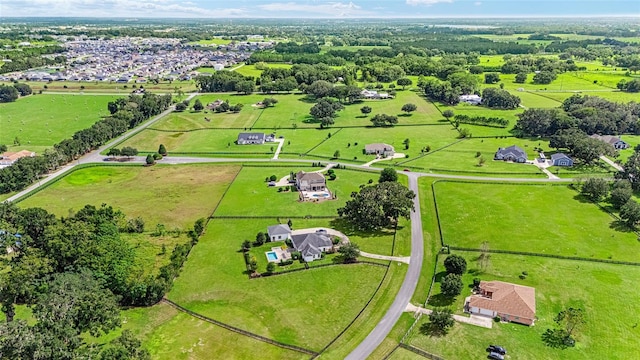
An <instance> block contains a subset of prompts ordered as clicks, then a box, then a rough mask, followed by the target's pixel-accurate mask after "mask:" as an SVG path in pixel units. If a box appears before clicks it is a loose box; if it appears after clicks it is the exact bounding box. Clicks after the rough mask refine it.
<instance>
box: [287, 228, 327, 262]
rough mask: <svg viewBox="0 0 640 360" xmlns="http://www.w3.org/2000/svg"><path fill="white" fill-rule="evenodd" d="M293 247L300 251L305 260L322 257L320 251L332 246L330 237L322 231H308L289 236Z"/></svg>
mask: <svg viewBox="0 0 640 360" xmlns="http://www.w3.org/2000/svg"><path fill="white" fill-rule="evenodd" d="M291 243H292V244H293V248H294V249H296V250H297V251H299V252H300V255H301V256H302V258H303V259H304V261H306V262H311V261H313V260H318V259H320V258H322V253H323V252H326V251H328V250H330V249H331V248H332V247H333V243H332V242H331V238H329V236H327V235H325V234H322V233H318V232H315V233H308V234H300V235H293V236H292V237H291Z"/></svg>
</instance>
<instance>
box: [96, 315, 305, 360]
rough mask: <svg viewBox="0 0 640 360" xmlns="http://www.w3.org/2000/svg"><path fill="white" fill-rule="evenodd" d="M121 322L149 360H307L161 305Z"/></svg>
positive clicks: (123, 328) (105, 340) (103, 338)
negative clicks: (261, 359) (256, 359)
mask: <svg viewBox="0 0 640 360" xmlns="http://www.w3.org/2000/svg"><path fill="white" fill-rule="evenodd" d="M121 318H122V322H123V325H122V330H125V329H126V330H131V331H132V332H133V333H134V334H135V335H136V336H138V337H139V338H140V339H141V340H142V346H143V347H144V348H146V349H147V350H149V352H150V353H151V358H152V359H158V360H163V359H166V360H173V359H184V360H196V359H202V360H206V359H222V358H224V359H247V358H251V357H253V356H255V354H260V356H262V357H264V358H268V359H306V358H308V357H309V356H308V355H304V354H301V353H298V352H294V351H290V350H285V349H282V348H279V347H277V346H273V345H270V344H267V343H265V342H262V341H257V340H254V339H252V338H250V337H247V336H244V335H240V334H237V333H235V332H232V331H229V330H226V329H223V328H221V327H219V326H216V325H213V324H210V323H207V322H205V321H202V320H199V319H197V318H194V317H192V316H190V315H187V314H185V313H182V312H179V311H178V310H176V309H175V308H173V307H171V306H170V305H167V304H164V303H159V304H157V305H154V306H152V307H147V308H134V309H130V310H124V311H122V313H121ZM122 330H116V331H114V332H112V333H111V334H109V335H108V336H104V337H102V338H100V339H99V341H98V342H100V343H103V342H104V343H106V342H107V341H109V340H111V339H114V338H116V337H117V336H119V335H120V333H121V332H122Z"/></svg>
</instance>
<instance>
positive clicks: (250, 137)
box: [236, 133, 266, 145]
mask: <svg viewBox="0 0 640 360" xmlns="http://www.w3.org/2000/svg"><path fill="white" fill-rule="evenodd" d="M265 138H266V135H265V134H264V133H240V134H238V140H236V143H237V144H238V145H248V144H264V142H265Z"/></svg>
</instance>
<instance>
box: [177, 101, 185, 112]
mask: <svg viewBox="0 0 640 360" xmlns="http://www.w3.org/2000/svg"><path fill="white" fill-rule="evenodd" d="M185 110H187V105H185V104H184V103H183V102H179V103H177V104H176V111H185Z"/></svg>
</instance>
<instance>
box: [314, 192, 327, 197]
mask: <svg viewBox="0 0 640 360" xmlns="http://www.w3.org/2000/svg"><path fill="white" fill-rule="evenodd" d="M311 196H312V197H314V198H319V197H329V194H327V193H324V194H313V195H311Z"/></svg>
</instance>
